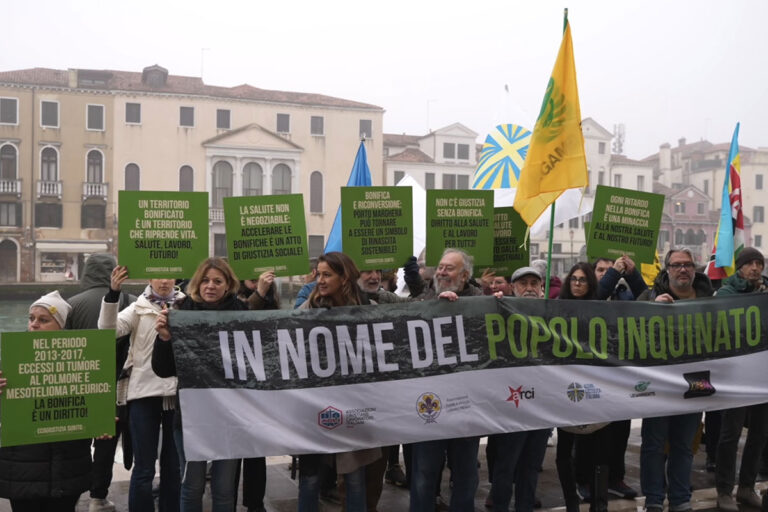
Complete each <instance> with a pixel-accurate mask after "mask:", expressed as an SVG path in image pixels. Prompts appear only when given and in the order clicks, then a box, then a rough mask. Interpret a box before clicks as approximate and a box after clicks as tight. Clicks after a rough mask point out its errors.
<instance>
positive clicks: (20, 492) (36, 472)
mask: <svg viewBox="0 0 768 512" xmlns="http://www.w3.org/2000/svg"><path fill="white" fill-rule="evenodd" d="M70 311H71V307H70V306H69V304H68V303H67V302H66V301H65V300H64V299H62V298H61V295H59V292H58V291H55V292H51V293H49V294H48V295H44V296H43V297H40V298H39V299H38V300H37V301H36V302H34V303H33V304H32V305H31V306H30V307H29V323H28V324H27V330H28V331H58V330H60V329H61V328H62V327H63V326H64V325H66V321H67V316H68V315H69V312H70ZM1 375H2V372H0V376H1ZM5 385H6V379H0V393H2V389H3V388H4V387H5ZM0 396H1V395H0ZM90 446H91V440H90V439H80V440H76V441H61V442H55V443H38V444H29V445H21V446H7V447H4V448H0V498H7V499H9V500H10V502H11V510H13V512H27V511H34V512H74V511H75V506H76V505H77V500H78V499H79V498H80V495H81V494H82V493H83V491H86V490H87V489H88V488H89V487H90V483H91V451H90Z"/></svg>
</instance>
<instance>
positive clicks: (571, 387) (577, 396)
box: [565, 382, 603, 402]
mask: <svg viewBox="0 0 768 512" xmlns="http://www.w3.org/2000/svg"><path fill="white" fill-rule="evenodd" d="M602 392H603V391H602V390H601V389H600V388H598V387H597V386H595V385H594V384H584V385H581V384H579V383H578V382H571V383H570V384H568V388H567V389H566V390H565V393H566V395H567V396H568V400H570V401H571V402H581V401H582V400H585V399H586V400H594V399H596V398H600V394H601V393H602Z"/></svg>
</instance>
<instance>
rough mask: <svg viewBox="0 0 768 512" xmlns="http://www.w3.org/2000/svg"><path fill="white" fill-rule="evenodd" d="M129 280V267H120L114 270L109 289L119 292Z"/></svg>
mask: <svg viewBox="0 0 768 512" xmlns="http://www.w3.org/2000/svg"><path fill="white" fill-rule="evenodd" d="M126 279H128V267H124V266H122V265H118V266H116V267H115V268H113V269H112V275H110V278H109V288H110V289H112V290H114V291H116V292H119V291H120V289H121V288H122V287H123V283H124V282H125V281H126Z"/></svg>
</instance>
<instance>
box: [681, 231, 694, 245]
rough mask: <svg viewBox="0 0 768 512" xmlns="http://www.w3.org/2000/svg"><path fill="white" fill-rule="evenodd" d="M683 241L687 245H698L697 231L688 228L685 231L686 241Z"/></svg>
mask: <svg viewBox="0 0 768 512" xmlns="http://www.w3.org/2000/svg"><path fill="white" fill-rule="evenodd" d="M683 243H684V244H685V245H696V233H695V232H694V231H693V229H690V228H688V230H687V231H686V232H685V241H684V242H683Z"/></svg>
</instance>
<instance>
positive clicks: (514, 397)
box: [507, 386, 523, 408]
mask: <svg viewBox="0 0 768 512" xmlns="http://www.w3.org/2000/svg"><path fill="white" fill-rule="evenodd" d="M507 387H508V388H509V398H507V402H515V408H518V407H520V393H522V391H523V386H520V387H518V388H517V389H515V388H513V387H512V386H507Z"/></svg>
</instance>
